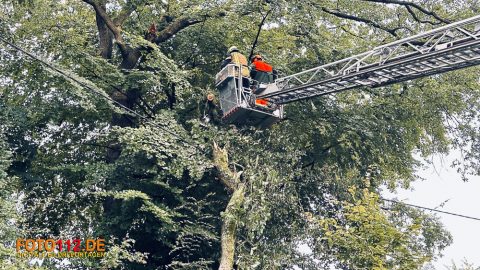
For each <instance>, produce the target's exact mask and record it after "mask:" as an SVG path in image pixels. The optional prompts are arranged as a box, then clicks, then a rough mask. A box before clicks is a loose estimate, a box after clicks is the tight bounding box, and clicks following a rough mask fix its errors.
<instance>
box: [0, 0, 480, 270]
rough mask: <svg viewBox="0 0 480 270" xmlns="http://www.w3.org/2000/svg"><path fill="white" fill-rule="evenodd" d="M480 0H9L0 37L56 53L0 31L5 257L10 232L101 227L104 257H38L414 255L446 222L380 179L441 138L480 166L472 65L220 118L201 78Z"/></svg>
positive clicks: (398, 27)
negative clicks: (228, 64) (271, 120)
mask: <svg viewBox="0 0 480 270" xmlns="http://www.w3.org/2000/svg"><path fill="white" fill-rule="evenodd" d="M479 9H480V3H478V1H475V0H463V1H451V0H441V1H439V0H423V1H411V2H410V1H399V0H398V1H397V0H354V1H352V0H296V1H284V0H276V1H271V0H268V1H267V0H265V1H250V0H242V1H230V0H223V1H220V0H209V1H196V0H189V1H180V0H178V1H170V0H161V1H151V0H149V1H147V0H131V1H124V0H3V1H2V2H1V3H0V37H1V38H2V39H5V40H7V41H9V42H12V43H14V44H17V45H18V46H20V47H22V48H24V49H26V50H27V51H29V52H32V53H33V54H34V55H36V56H38V57H40V58H41V59H43V60H44V61H45V62H47V63H50V65H51V67H48V66H46V65H44V64H42V63H41V62H39V61H36V60H34V59H32V58H31V57H28V56H27V55H25V54H24V53H21V52H20V51H18V50H17V49H15V48H13V47H11V46H8V45H7V44H6V43H4V42H0V44H1V45H0V97H1V98H0V127H1V128H0V209H1V211H0V212H1V213H2V214H1V215H0V221H1V222H0V239H1V241H0V266H1V267H0V268H2V269H24V267H26V266H25V265H26V264H28V263H31V262H29V261H26V260H22V259H19V258H15V239H16V238H18V237H22V238H45V239H46V238H55V239H58V238H63V239H70V238H75V237H79V238H82V239H86V238H97V237H102V238H105V240H106V242H107V251H108V256H106V257H105V258H102V259H96V258H95V259H70V260H68V261H60V260H56V259H47V260H44V261H43V263H42V266H39V269H56V268H59V269H61V268H62V267H64V265H63V264H70V268H69V269H232V268H235V269H328V267H335V269H421V268H422V267H423V266H424V265H426V264H427V263H429V262H431V261H432V260H434V259H435V258H437V257H438V256H439V255H440V254H441V251H442V250H443V249H444V248H445V247H446V246H448V245H449V244H450V243H451V241H452V239H451V236H450V234H449V233H448V232H447V231H446V230H445V229H444V228H443V226H442V224H441V223H440V222H439V219H438V217H437V216H435V215H432V214H430V213H425V212H423V211H421V210H418V209H415V208H411V207H408V206H405V205H402V204H388V203H386V202H385V201H383V200H382V198H381V195H380V194H381V191H382V190H385V189H391V190H395V189H396V188H398V187H408V186H409V184H410V183H411V182H412V181H415V180H418V177H417V176H416V173H415V172H416V170H418V169H419V168H420V167H421V164H422V161H427V162H428V160H430V158H431V157H432V156H433V155H439V154H447V153H448V152H449V151H451V150H452V149H461V150H462V152H463V159H462V160H458V161H456V162H455V164H453V165H454V166H456V168H457V169H458V170H459V171H460V172H462V173H463V175H464V177H465V180H467V179H468V176H469V175H478V174H480V162H479V161H480V156H479V153H480V151H479V150H480V141H479V140H478V138H479V137H478V136H479V132H480V129H479V127H478V120H479V119H478V117H479V115H478V113H479V109H480V108H479V104H480V103H479V96H480V87H479V82H478V76H477V74H478V68H476V67H473V68H469V69H464V70H460V71H456V72H452V73H446V74H442V75H436V76H433V77H429V78H424V79H419V80H415V81H409V82H404V83H399V84H396V85H392V86H388V87H383V88H379V89H373V90H372V89H367V88H365V89H356V90H354V91H348V92H343V93H339V94H335V95H331V96H327V97H320V98H315V99H311V100H306V101H301V102H296V103H292V104H289V105H288V106H286V108H285V109H286V112H285V114H286V118H285V119H284V120H282V121H281V122H279V123H277V124H275V125H274V126H273V127H271V128H270V129H257V128H255V127H248V126H233V125H225V124H222V123H221V121H220V120H219V114H220V113H221V112H219V108H218V104H216V107H215V108H211V107H209V106H206V105H205V104H206V94H207V93H210V92H213V93H216V92H215V91H216V90H215V89H214V78H215V74H216V72H218V70H219V67H220V63H221V62H222V60H223V59H224V58H225V53H226V51H227V49H228V48H229V47H230V46H232V45H235V46H237V47H238V48H239V49H240V50H241V51H242V52H243V53H244V54H246V55H247V56H248V55H249V54H250V52H251V51H252V52H255V53H261V54H262V55H263V56H264V57H265V59H266V60H267V61H268V62H269V63H271V64H272V65H273V66H274V67H275V68H276V69H277V70H278V71H279V72H280V74H281V75H287V74H291V73H293V72H298V71H301V70H304V69H307V68H311V67H315V66H318V65H320V64H324V63H328V62H331V61H335V60H338V59H341V58H343V57H346V56H349V55H352V54H354V53H359V52H362V51H365V50H367V49H369V48H372V47H374V46H377V45H380V44H383V43H386V42H389V41H393V40H396V39H399V38H402V37H406V36H408V35H412V34H414V33H418V32H420V31H423V30H427V29H432V28H434V27H438V26H441V25H444V24H446V23H449V22H453V21H457V20H460V19H463V18H467V17H469V16H472V15H474V14H475V13H477V12H478V10H479ZM257 34H258V36H257ZM253 47H254V48H253ZM52 67H53V68H54V69H56V70H54V69H52ZM215 102H217V101H215ZM205 112H208V113H211V114H212V116H213V117H214V118H215V119H214V121H211V122H210V123H204V122H202V121H201V119H202V117H203V114H204V113H205ZM40 267H41V268H40Z"/></svg>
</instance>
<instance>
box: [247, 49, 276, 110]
mask: <svg viewBox="0 0 480 270" xmlns="http://www.w3.org/2000/svg"><path fill="white" fill-rule="evenodd" d="M250 68H251V71H250V73H251V75H252V79H253V80H254V83H255V85H254V86H253V87H252V91H253V93H255V94H257V91H258V90H257V89H258V86H259V85H258V84H268V83H272V82H273V67H272V66H271V65H269V64H268V63H267V62H265V61H264V60H263V57H262V56H261V55H259V54H257V55H255V56H254V57H253V58H252V64H251V65H250ZM255 105H257V106H261V107H264V108H268V107H269V102H268V99H261V98H259V99H255Z"/></svg>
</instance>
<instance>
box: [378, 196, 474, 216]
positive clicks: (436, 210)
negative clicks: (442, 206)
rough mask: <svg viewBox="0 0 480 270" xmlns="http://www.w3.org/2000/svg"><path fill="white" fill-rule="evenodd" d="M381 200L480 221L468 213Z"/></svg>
mask: <svg viewBox="0 0 480 270" xmlns="http://www.w3.org/2000/svg"><path fill="white" fill-rule="evenodd" d="M380 200H382V201H386V202H391V203H395V204H403V205H408V206H410V207H415V208H418V209H423V210H427V211H432V212H437V213H441V214H445V215H451V216H456V217H461V218H467V219H472V220H477V221H480V218H477V217H471V216H466V215H462V214H457V213H452V212H447V211H442V210H438V209H433V208H428V207H425V206H420V205H415V204H410V203H404V202H399V201H397V200H390V199H385V198H382V197H380Z"/></svg>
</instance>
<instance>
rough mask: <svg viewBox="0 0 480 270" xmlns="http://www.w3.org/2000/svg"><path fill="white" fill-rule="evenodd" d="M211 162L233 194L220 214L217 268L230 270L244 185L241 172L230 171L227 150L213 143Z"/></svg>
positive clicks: (221, 180) (233, 258)
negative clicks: (220, 248) (220, 246)
mask: <svg viewBox="0 0 480 270" xmlns="http://www.w3.org/2000/svg"><path fill="white" fill-rule="evenodd" d="M213 162H214V164H215V167H216V168H217V170H218V171H219V176H220V182H221V183H222V184H223V185H224V186H225V187H226V188H227V189H229V190H230V191H232V192H233V193H232V196H231V197H230V200H229V202H228V205H227V207H226V208H225V211H224V212H223V214H222V222H223V224H222V232H221V244H222V255H221V258H220V267H219V268H218V269H219V270H232V269H233V263H234V261H235V242H236V238H237V222H238V213H239V210H240V209H241V207H242V205H243V201H244V198H245V184H244V183H241V182H240V175H241V174H242V172H238V173H237V172H235V171H232V170H230V168H229V166H228V165H229V163H228V152H227V150H226V149H222V148H220V147H219V146H218V145H217V144H216V143H215V142H214V143H213Z"/></svg>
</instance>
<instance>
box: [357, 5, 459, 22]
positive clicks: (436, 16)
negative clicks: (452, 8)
mask: <svg viewBox="0 0 480 270" xmlns="http://www.w3.org/2000/svg"><path fill="white" fill-rule="evenodd" d="M363 1H366V2H375V3H382V4H394V5H401V6H404V7H410V8H415V9H417V10H419V11H420V12H422V13H423V14H425V15H428V16H432V17H434V18H435V19H437V20H438V21H440V22H442V23H450V22H451V21H450V20H448V19H443V18H441V17H440V16H438V14H436V13H435V12H433V11H430V10H427V9H425V8H424V7H422V6H420V5H419V4H416V3H412V2H408V1H404V0H363ZM410 14H412V13H411V12H410ZM414 18H415V17H414Z"/></svg>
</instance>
